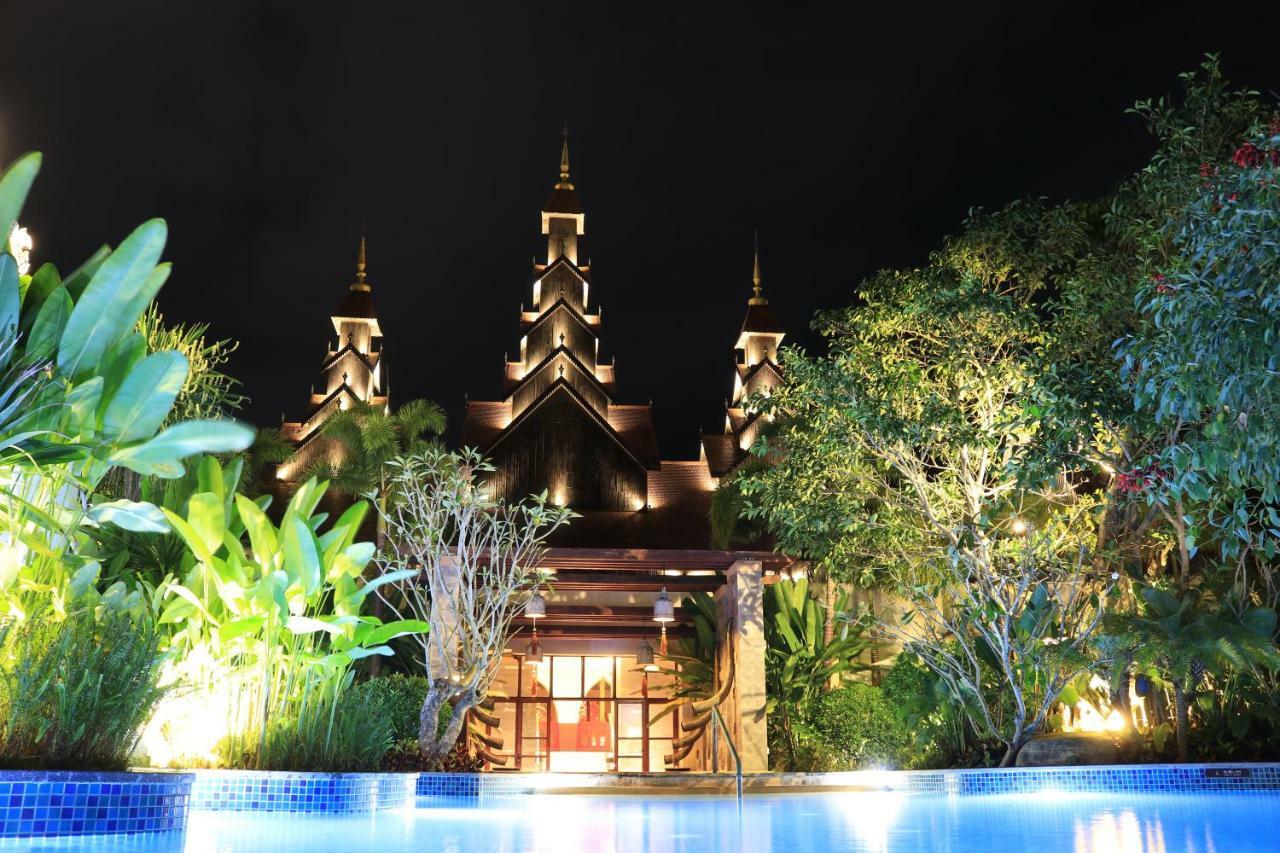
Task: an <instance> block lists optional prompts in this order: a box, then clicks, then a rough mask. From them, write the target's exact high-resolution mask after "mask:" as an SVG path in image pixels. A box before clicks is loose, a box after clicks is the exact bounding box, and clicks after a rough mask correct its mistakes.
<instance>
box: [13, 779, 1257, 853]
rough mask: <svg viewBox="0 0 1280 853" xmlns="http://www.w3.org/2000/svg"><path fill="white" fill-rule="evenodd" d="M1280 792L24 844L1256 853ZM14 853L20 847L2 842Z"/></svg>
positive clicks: (732, 805) (222, 821)
mask: <svg viewBox="0 0 1280 853" xmlns="http://www.w3.org/2000/svg"><path fill="white" fill-rule="evenodd" d="M1278 819H1280V793H1276V792H1250V793H1201V794H1185V793H1177V794H1128V793H1106V794H1075V793H1043V794H996V795H987V796H972V797H947V796H937V795H919V794H915V795H910V794H904V793H890V792H859V793H827V794H774V795H752V796H748V797H747V798H746V800H745V801H744V806H743V809H742V811H741V814H739V811H738V806H737V803H736V801H735V800H734V799H733V798H732V797H704V796H687V795H686V796H664V797H641V796H622V797H619V796H565V795H535V796H521V797H503V798H492V799H491V798H484V799H481V800H477V799H475V798H471V799H457V800H453V799H435V798H420V799H419V801H418V807H417V808H413V809H403V810H400V811H392V812H381V813H375V814H366V815H346V816H327V815H290V814H243V813H219V812H195V813H193V814H192V815H191V817H190V822H189V825H188V828H187V831H186V834H185V836H179V835H177V834H173V833H169V834H161V835H152V836H149V837H148V836H134V837H130V838H116V839H106V838H103V837H88V838H78V839H73V838H62V839H47V840H28V841H25V842H22V843H21V844H20V845H19V848H18V849H41V850H44V849H56V850H90V849H94V850H113V851H189V853H239V851H261V853H285V851H297V853H303V851H306V853H317V851H329V850H334V851H338V850H341V851H355V852H356V853H359V851H370V853H373V851H377V852H378V853H398V851H445V852H447V853H470V851H475V853H490V851H539V853H541V851H547V853H553V851H554V853H572V851H591V853H630V851H635V853H686V851H688V853H693V851H698V853H702V851H717V853H718V852H719V851H752V853H755V851H760V853H783V851H785V852H786V853H807V851H859V853H861V851H868V852H869V851H875V853H926V851H927V852H928V853H933V851H939V853H968V851H982V853H1013V851H1034V853H1056V851H1069V853H1252V851H1276V850H1280V834H1277V823H1278ZM0 849H12V844H9V845H3V844H0Z"/></svg>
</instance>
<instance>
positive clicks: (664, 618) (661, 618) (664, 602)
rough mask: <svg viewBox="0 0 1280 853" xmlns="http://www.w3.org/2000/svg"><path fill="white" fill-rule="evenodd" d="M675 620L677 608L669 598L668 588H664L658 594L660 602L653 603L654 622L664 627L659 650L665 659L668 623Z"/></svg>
mask: <svg viewBox="0 0 1280 853" xmlns="http://www.w3.org/2000/svg"><path fill="white" fill-rule="evenodd" d="M675 620H676V608H675V605H673V604H672V603H671V599H670V598H669V597H668V596H667V588H666V587H665V586H664V587H663V588H662V592H661V593H659V594H658V600H657V601H655V602H654V603H653V621H654V622H658V623H660V624H661V625H662V638H661V643H660V645H659V648H660V649H661V650H662V656H663V657H666V656H667V623H668V622H674V621H675Z"/></svg>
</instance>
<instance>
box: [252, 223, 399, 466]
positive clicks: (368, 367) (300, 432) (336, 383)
mask: <svg viewBox="0 0 1280 853" xmlns="http://www.w3.org/2000/svg"><path fill="white" fill-rule="evenodd" d="M368 258H369V255H368V245H367V241H366V240H365V237H364V235H363V234H361V235H360V248H359V249H358V250H357V251H356V277H355V281H353V282H351V284H350V285H348V287H347V290H346V292H345V293H343V294H342V301H341V302H340V303H338V308H337V310H336V311H334V312H333V316H331V317H330V318H329V320H330V322H331V323H333V332H334V335H335V336H336V341H335V342H333V343H330V344H329V347H328V349H327V351H326V352H325V357H324V361H323V362H322V363H321V365H320V373H321V384H320V385H319V386H318V387H317V386H315V385H313V386H312V387H311V398H310V401H309V402H308V405H307V412H306V414H305V415H304V416H303V418H302V420H300V421H294V422H285V423H283V424H281V432H282V433H283V434H284V436H285V437H286V438H288V439H289V440H290V441H292V442H293V443H294V444H295V445H297V447H298V453H297V454H296V455H295V456H294V458H293V459H292V460H290V461H289V462H287V463H285V464H284V465H281V466H280V467H279V469H277V472H276V476H277V478H278V479H280V480H285V481H291V480H293V479H294V478H295V477H298V476H300V475H301V473H302V472H303V471H306V470H308V468H309V467H310V464H311V462H312V461H314V460H315V459H316V458H318V457H325V458H328V459H329V461H330V462H331V463H332V462H335V461H336V457H335V456H334V454H335V453H337V452H338V449H337V448H338V446H337V445H335V444H334V443H333V442H331V441H330V440H328V439H326V438H324V436H322V435H321V434H320V427H321V426H323V424H324V422H325V421H326V420H328V418H329V416H330V415H332V414H333V413H334V412H336V411H339V410H342V409H349V408H351V407H352V406H353V405H355V404H356V403H369V404H370V405H372V406H376V407H379V408H383V409H387V408H388V407H389V406H390V403H391V400H390V397H389V396H388V393H387V367H386V364H385V362H384V358H383V350H382V327H381V326H380V325H379V323H378V314H377V312H376V311H375V310H374V307H373V286H372V285H371V284H370V283H369V275H368V269H369V262H368Z"/></svg>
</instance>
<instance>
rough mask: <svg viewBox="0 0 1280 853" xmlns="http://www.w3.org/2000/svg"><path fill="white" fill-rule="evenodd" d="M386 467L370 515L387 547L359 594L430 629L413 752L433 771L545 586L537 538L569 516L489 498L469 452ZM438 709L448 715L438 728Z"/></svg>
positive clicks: (423, 454) (432, 452)
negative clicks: (370, 593) (376, 516)
mask: <svg viewBox="0 0 1280 853" xmlns="http://www.w3.org/2000/svg"><path fill="white" fill-rule="evenodd" d="M386 467H387V471H388V473H389V476H388V482H387V492H386V494H385V495H384V496H382V497H381V500H380V501H379V505H378V509H379V513H380V514H382V516H383V518H384V519H385V522H386V530H387V539H386V545H385V547H384V548H383V549H381V550H379V552H378V555H377V557H376V559H377V563H378V566H379V568H380V570H381V572H382V573H381V575H380V576H378V577H376V578H375V579H373V580H372V581H370V582H369V583H368V585H367V586H366V587H365V589H366V590H371V589H376V590H377V592H378V595H379V596H380V597H381V598H382V600H383V601H384V602H385V603H386V605H387V606H388V607H389V608H390V609H391V610H392V611H393V612H395V613H396V614H397V615H400V616H402V617H413V618H415V619H418V620H421V621H426V622H429V623H430V624H431V631H430V633H428V634H426V635H418V642H419V643H420V647H421V651H422V660H421V664H422V666H423V668H424V670H425V674H426V676H427V679H428V681H429V682H430V687H429V689H428V691H427V696H426V699H425V701H424V702H423V705H422V713H421V715H420V718H419V723H420V726H419V730H418V745H419V749H420V750H421V752H422V757H423V760H424V762H426V763H427V764H429V765H435V764H438V763H439V762H440V761H442V760H443V759H444V758H445V756H446V755H448V753H449V752H450V751H451V750H452V749H453V746H454V744H455V743H456V742H457V740H458V736H459V735H460V734H461V732H462V726H463V723H464V721H465V720H466V717H467V713H468V712H469V711H470V710H471V709H472V708H474V707H475V706H476V705H477V704H478V703H479V702H481V701H482V700H483V699H484V698H485V696H486V694H487V693H488V691H489V688H490V686H491V685H492V684H493V680H494V678H496V677H497V674H498V668H499V665H500V664H501V661H502V653H503V650H504V649H505V648H506V645H507V642H508V640H509V638H510V636H511V622H512V620H513V619H514V618H515V617H516V615H517V613H518V612H519V611H520V609H521V607H523V605H524V603H525V601H526V600H527V598H528V597H529V595H530V594H531V593H532V592H533V591H534V590H535V589H536V588H537V586H538V585H539V584H540V583H545V582H546V579H547V578H546V575H545V574H544V573H543V571H542V570H541V568H540V561H541V559H542V554H543V551H544V542H545V540H546V538H547V537H548V536H549V535H550V534H551V533H552V532H553V531H555V530H556V529H557V528H559V527H560V526H561V525H563V524H566V523H567V522H568V521H569V519H570V518H572V517H573V515H574V514H573V512H572V511H570V510H569V509H568V508H566V507H558V506H555V505H554V504H551V503H549V502H548V500H547V495H546V493H545V492H544V493H543V494H541V495H534V496H532V497H530V498H528V499H526V500H524V501H522V502H520V503H506V502H504V501H502V500H499V499H497V498H494V497H492V496H491V494H490V493H489V491H488V489H486V488H485V484H484V482H483V478H484V477H485V475H487V474H489V473H491V472H492V471H493V470H494V469H493V466H492V465H491V464H490V463H488V462H486V461H485V460H484V459H483V457H481V456H480V455H479V454H478V453H476V452H475V451H472V450H463V451H460V452H456V453H455V452H449V451H446V450H445V449H443V448H442V447H439V446H436V445H428V446H427V447H426V448H425V449H424V450H422V451H420V452H418V453H415V454H411V455H408V456H404V457H400V458H398V459H394V460H392V461H391V462H389V463H387V466H386ZM446 703H449V704H452V706H453V714H452V716H451V717H450V718H449V722H448V724H447V725H445V726H443V727H441V726H440V725H439V716H440V709H441V708H442V707H443V706H444V705H445V704H446Z"/></svg>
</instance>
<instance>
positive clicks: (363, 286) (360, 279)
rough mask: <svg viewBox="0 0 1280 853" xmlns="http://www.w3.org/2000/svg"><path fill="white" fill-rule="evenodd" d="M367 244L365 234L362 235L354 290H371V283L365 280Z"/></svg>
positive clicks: (352, 287)
mask: <svg viewBox="0 0 1280 853" xmlns="http://www.w3.org/2000/svg"><path fill="white" fill-rule="evenodd" d="M365 267H366V263H365V245H364V235H363V234H361V235H360V251H359V252H358V253H357V254H356V280H355V282H354V283H353V284H352V285H351V289H352V290H369V289H370V288H369V283H368V282H367V281H365V275H366V273H365Z"/></svg>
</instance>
